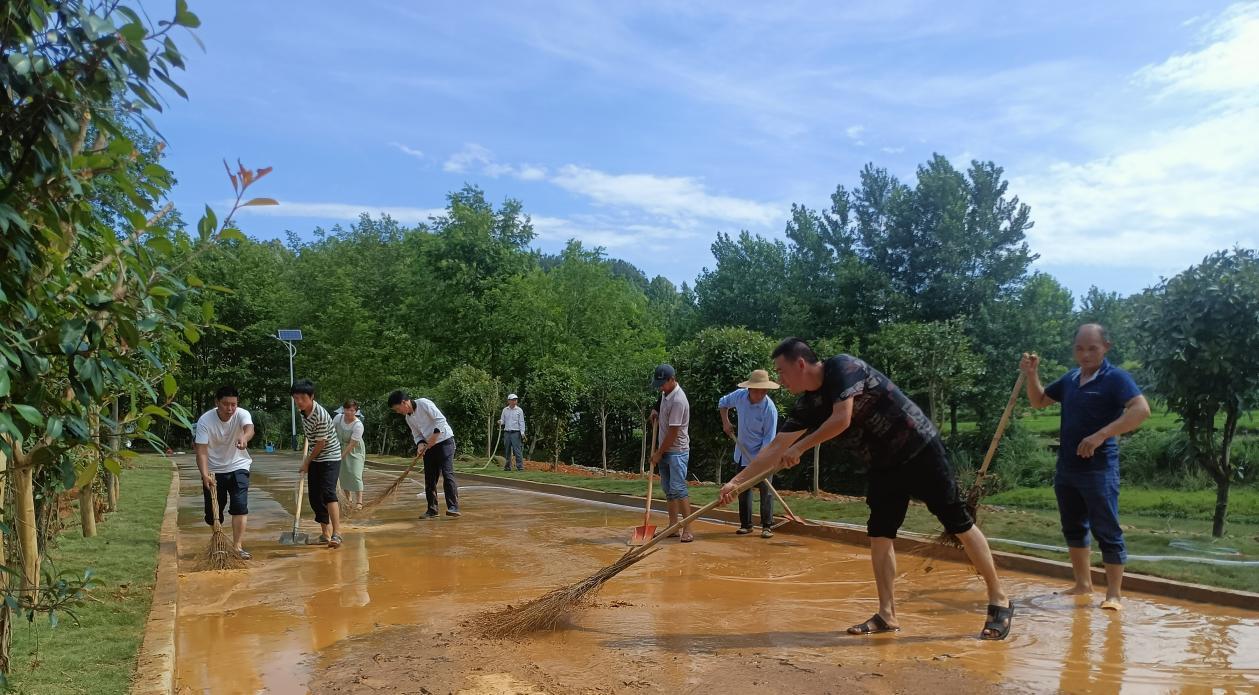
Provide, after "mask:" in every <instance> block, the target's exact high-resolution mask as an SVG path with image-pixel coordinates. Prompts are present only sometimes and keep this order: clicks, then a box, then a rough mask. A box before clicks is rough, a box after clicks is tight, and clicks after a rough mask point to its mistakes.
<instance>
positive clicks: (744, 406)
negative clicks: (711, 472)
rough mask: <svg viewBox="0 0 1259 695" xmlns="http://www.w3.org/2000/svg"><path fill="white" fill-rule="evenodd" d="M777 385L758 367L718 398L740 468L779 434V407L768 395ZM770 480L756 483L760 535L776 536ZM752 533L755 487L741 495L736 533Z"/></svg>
mask: <svg viewBox="0 0 1259 695" xmlns="http://www.w3.org/2000/svg"><path fill="white" fill-rule="evenodd" d="M777 388H778V384H775V383H774V382H772V381H770V379H769V372H767V371H765V370H764V369H757V370H755V371H753V372H752V375H751V376H750V377H749V378H748V380H747V381H745V382H743V383H741V384H739V388H738V390H737V391H731V392H730V393H727V394H726V395H724V396H722V397H721V399H720V400H718V401H717V408H718V409H719V410H720V411H721V427H722V429H724V430H725V431H726V434H727V435H729V436H730V437H732V438H734V440H735V442H736V443H737V445H736V446H735V448H734V462H735V463H737V464H739V467H740V468H743V467H746V466H747V465H748V464H749V463H751V462H752V459H751V458H749V457H754V456H756V455H757V454H758V453H759V452H760V451H761V449H763V448H764V447H766V446H768V445H769V443H770V442H771V441H773V439H774V436H775V435H777V434H778V407H777V406H775V405H774V401H773V399H771V398H770V397H769V392H770V391H774V390H776V389H777ZM731 408H733V409H734V412H735V415H736V417H737V418H738V420H739V431H738V434H737V435H736V434H735V430H734V427H733V426H732V425H731V424H730V409H731ZM769 481H770V479H769V478H766V479H765V480H762V481H761V482H760V483H757V485H756V487H757V489H759V490H760V492H761V538H773V537H774V531H773V526H774V497H773V494H771V492H770V487H769V485H770V482H769ZM751 532H752V488H748V489H747V490H744V491H743V492H742V493H741V494H740V495H739V530H738V531H735V533H737V534H739V535H747V534H749V533H751Z"/></svg>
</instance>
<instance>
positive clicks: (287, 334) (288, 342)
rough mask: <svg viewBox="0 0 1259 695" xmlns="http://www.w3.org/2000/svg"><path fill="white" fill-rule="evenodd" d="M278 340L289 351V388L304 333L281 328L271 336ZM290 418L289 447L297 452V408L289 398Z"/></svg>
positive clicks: (291, 383) (293, 329)
mask: <svg viewBox="0 0 1259 695" xmlns="http://www.w3.org/2000/svg"><path fill="white" fill-rule="evenodd" d="M271 337H273V338H275V339H276V340H278V341H280V342H281V343H284V347H286V348H288V351H289V386H292V385H293V358H294V357H297V346H296V345H294V344H293V343H296V342H298V341H300V340H301V339H302V332H301V331H300V330H298V329H296V328H281V329H280V330H278V331H276V332H275V335H274V336H271ZM289 418H290V421H291V423H290V424H291V427H292V431H291V433H290V439H289V446H290V447H292V449H293V451H297V406H296V405H294V404H293V399H292V398H289Z"/></svg>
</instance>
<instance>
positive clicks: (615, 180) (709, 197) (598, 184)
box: [550, 164, 785, 227]
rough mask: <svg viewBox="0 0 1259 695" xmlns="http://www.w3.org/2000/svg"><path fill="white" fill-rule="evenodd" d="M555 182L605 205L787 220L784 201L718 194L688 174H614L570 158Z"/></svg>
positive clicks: (760, 222) (752, 221)
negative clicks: (572, 162)
mask: <svg viewBox="0 0 1259 695" xmlns="http://www.w3.org/2000/svg"><path fill="white" fill-rule="evenodd" d="M550 180H551V183H553V184H555V185H557V186H559V187H560V188H563V189H564V190H567V191H571V192H573V193H576V194H578V195H582V196H585V197H587V198H590V199H591V200H592V201H594V202H596V203H599V204H601V205H607V206H612V207H620V208H631V209H638V210H642V211H645V212H647V213H651V214H653V215H660V216H663V217H666V218H670V219H673V220H677V219H686V218H703V219H708V220H716V221H723V222H732V223H736V224H749V225H754V226H758V227H765V226H769V225H771V224H773V223H774V222H776V221H781V220H782V219H783V218H784V216H785V213H784V211H783V208H782V207H781V206H779V205H773V204H769V203H763V202H758V201H754V200H748V199H745V198H735V197H732V196H723V195H713V194H711V193H709V192H708V190H707V188H706V187H705V186H704V185H703V183H701V182H700V181H699V180H697V179H694V178H691V177H687V176H657V175H654V174H609V173H606V172H603V171H599V170H597V169H590V168H587V167H581V166H577V165H575V164H569V165H566V166H563V167H560V169H559V172H558V173H557V174H556V175H555V176H553V177H551V179H550Z"/></svg>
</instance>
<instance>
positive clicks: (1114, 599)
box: [1102, 596, 1123, 612]
mask: <svg viewBox="0 0 1259 695" xmlns="http://www.w3.org/2000/svg"><path fill="white" fill-rule="evenodd" d="M1102 608H1104V609H1105V610H1108V611H1116V612H1117V611H1121V610H1123V603H1121V602H1120V601H1119V597H1118V596H1107V597H1106V600H1105V601H1102Z"/></svg>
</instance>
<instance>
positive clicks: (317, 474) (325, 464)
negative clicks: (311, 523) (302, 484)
mask: <svg viewBox="0 0 1259 695" xmlns="http://www.w3.org/2000/svg"><path fill="white" fill-rule="evenodd" d="M340 476H341V459H332V460H330V461H311V462H310V468H308V469H306V497H307V499H309V500H310V509H311V511H313V512H314V513H315V521H317V522H319V523H321V524H326V523H328V519H329V517H328V505H329V504H331V503H333V502H336V501H337V480H338V479H339V478H340Z"/></svg>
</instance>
